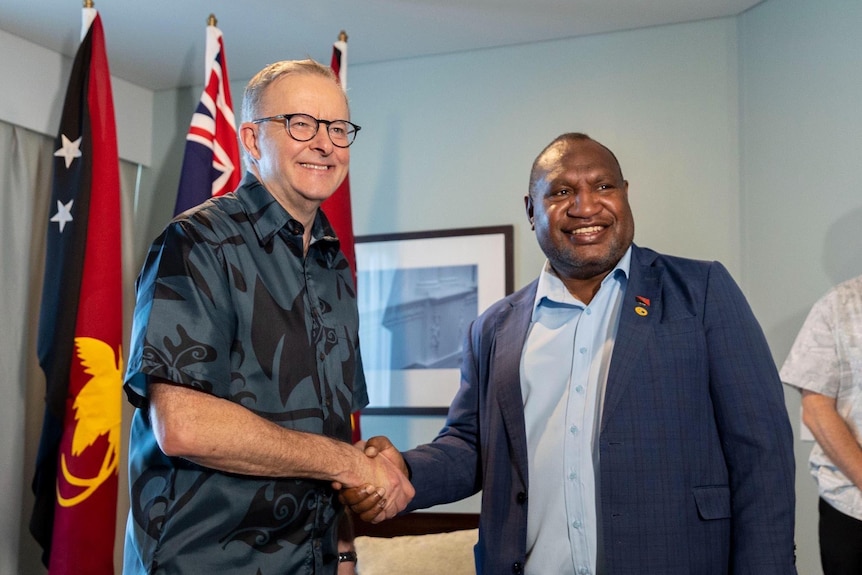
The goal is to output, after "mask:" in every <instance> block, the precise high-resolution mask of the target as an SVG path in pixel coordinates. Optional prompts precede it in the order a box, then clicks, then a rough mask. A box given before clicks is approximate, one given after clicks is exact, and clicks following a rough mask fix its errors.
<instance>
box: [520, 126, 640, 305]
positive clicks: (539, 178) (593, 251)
mask: <svg viewBox="0 0 862 575" xmlns="http://www.w3.org/2000/svg"><path fill="white" fill-rule="evenodd" d="M530 182H531V187H530V194H529V195H528V196H527V197H526V198H525V203H526V208H527V216H528V217H529V218H530V221H531V222H532V224H533V225H534V227H535V230H536V238H537V240H538V241H539V245H540V246H541V248H542V251H543V252H544V253H545V255H546V256H547V257H548V260H549V261H550V263H551V265H552V266H553V268H554V270H555V271H556V272H557V274H558V275H559V276H560V278H561V279H562V280H563V281H564V283H566V285H567V286H568V287H569V290H570V291H572V292H573V293H575V291H576V290H574V289H573V286H574V285H578V284H583V283H585V282H586V283H587V284H589V285H591V286H597V285H598V284H599V283H600V282H601V280H602V279H603V278H604V277H605V276H606V275H607V274H608V272H610V271H611V270H612V269H613V268H614V266H615V265H616V264H617V262H618V261H619V260H620V258H622V257H623V255H625V253H626V250H627V249H628V247H629V246H630V245H631V243H632V240H633V238H634V230H635V226H634V218H633V217H632V212H631V208H630V207H629V200H628V182H626V181H625V180H624V179H623V175H622V172H621V170H620V167H619V164H618V163H617V161H616V159H615V158H614V156H613V154H611V153H610V151H609V150H607V149H606V148H605V147H604V146H602V145H601V144H599V143H598V142H595V141H594V140H591V139H588V138H585V137H584V138H581V137H577V138H563V139H560V140H558V141H556V142H555V143H553V144H552V145H551V146H549V147H548V148H547V149H546V150H545V151H544V152H543V153H542V154H541V155H540V156H539V158H537V159H536V162H535V163H534V165H533V173H532V175H531V178H530ZM596 289H597V287H596ZM593 293H594V292H593ZM576 295H577V294H576ZM591 297H592V295H589V296H588V297H586V299H585V300H584V301H585V302H589V299H591ZM581 299H584V297H582V298H581Z"/></svg>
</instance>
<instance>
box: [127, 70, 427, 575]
mask: <svg viewBox="0 0 862 575" xmlns="http://www.w3.org/2000/svg"><path fill="white" fill-rule="evenodd" d="M242 112H243V117H244V119H245V120H246V121H245V122H243V123H242V124H241V126H240V129H239V138H240V141H241V144H242V147H243V150H244V154H245V158H246V162H247V166H248V172H247V174H246V176H245V178H244V179H243V181H242V183H241V184H240V186H239V188H237V190H236V191H235V192H234V193H232V194H228V195H226V196H222V197H218V198H213V199H211V200H209V201H207V202H205V203H203V204H202V205H200V206H198V207H196V208H193V209H191V210H189V211H187V212H185V213H183V214H181V215H180V216H178V217H177V218H176V219H174V221H172V222H171V223H170V224H169V225H168V226H167V228H166V229H165V230H164V231H163V232H162V234H161V235H160V236H159V237H158V238H157V239H156V240H155V241H154V243H153V245H152V246H151V248H150V252H149V255H148V257H147V260H146V263H145V264H144V267H143V270H142V272H141V274H140V276H139V278H138V284H137V305H136V309H135V317H134V322H133V328H132V337H131V351H130V359H129V366H128V371H127V374H126V383H125V387H126V392H127V394H128V396H129V400H130V401H131V402H132V404H133V405H134V406H135V407H136V408H137V410H136V412H135V416H134V420H133V423H132V430H131V439H130V448H129V468H130V473H129V483H130V492H131V493H130V495H131V497H130V499H131V509H130V513H129V520H128V525H127V531H126V547H125V569H124V573H126V574H127V575H129V574H138V573H140V574H144V573H147V574H149V573H207V574H208V575H211V574H216V573H249V574H250V575H254V574H257V575H270V574H273V575H274V574H283V573H313V574H321V573H325V574H335V573H336V572H338V573H340V574H341V573H352V572H353V571H354V566H355V561H356V558H355V554H353V553H351V552H348V551H349V550H348V549H346V548H343V547H342V548H341V549H339V548H338V541H337V531H338V525H339V522H340V520H341V518H342V517H343V514H344V511H343V508H342V506H341V504H340V503H339V502H338V499H337V497H336V495H335V493H334V492H333V489H332V484H333V483H337V484H340V485H343V486H348V487H354V486H366V485H370V486H375V489H378V490H379V492H380V493H381V494H385V503H383V505H382V506H381V509H382V510H383V512H384V514H385V515H386V516H393V515H394V514H395V513H397V512H398V511H400V510H401V509H403V508H404V507H405V506H406V504H407V502H409V500H410V498H411V497H412V496H413V488H412V486H411V485H410V483H409V481H407V480H406V478H404V476H403V475H402V474H401V472H400V471H399V470H398V469H397V468H396V467H395V466H394V465H393V464H391V463H390V462H389V461H387V460H386V459H385V458H376V459H370V458H368V457H366V456H365V455H363V453H362V452H361V451H359V450H358V449H356V448H355V447H353V446H351V445H350V443H349V440H350V414H351V412H353V411H355V410H357V409H360V408H362V407H364V406H365V405H366V403H367V401H368V399H367V393H366V389H365V380H364V375H363V371H362V361H361V357H360V354H359V342H358V312H357V308H356V300H355V289H354V285H353V280H352V278H351V275H350V269H349V266H348V264H347V261H346V259H345V258H344V255H343V254H342V253H341V251H340V250H339V244H338V239H337V238H336V237H335V234H334V232H333V231H332V228H331V227H330V225H329V222H328V221H327V219H326V217H325V216H324V215H323V213H322V212H321V211H320V210H319V207H320V204H321V202H323V201H324V200H325V199H326V198H328V197H329V196H331V195H332V194H333V193H334V192H335V190H336V188H337V187H338V185H339V184H340V183H341V181H342V180H343V179H344V177H345V176H346V174H347V169H348V164H349V160H350V152H349V146H350V145H351V144H352V143H353V140H354V138H355V137H356V134H357V132H358V131H359V126H357V125H355V124H353V123H351V122H350V121H349V119H348V118H349V117H350V114H349V108H348V102H347V98H346V96H345V94H344V92H343V90H342V89H341V88H340V86H339V85H338V83H337V80H336V78H335V76H334V75H333V73H332V71H331V70H330V69H329V68H327V67H325V66H323V65H321V64H319V63H317V62H314V61H311V60H303V61H285V62H278V63H275V64H272V65H270V66H268V67H266V68H264V69H263V70H262V71H261V72H259V73H258V74H257V75H256V76H255V77H254V78H252V80H251V81H250V82H249V84H248V86H247V87H246V90H245V94H244V98H243V109H242Z"/></svg>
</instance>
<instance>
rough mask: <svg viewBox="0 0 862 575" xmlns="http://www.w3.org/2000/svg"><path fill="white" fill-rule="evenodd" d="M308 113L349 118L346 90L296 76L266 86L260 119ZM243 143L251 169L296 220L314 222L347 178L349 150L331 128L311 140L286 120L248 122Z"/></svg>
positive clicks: (320, 78)
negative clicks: (290, 129) (294, 132)
mask: <svg viewBox="0 0 862 575" xmlns="http://www.w3.org/2000/svg"><path fill="white" fill-rule="evenodd" d="M298 113H303V114H308V115H310V116H313V117H315V118H319V119H321V120H347V119H349V118H350V114H349V111H348V108H347V100H346V98H345V96H344V92H343V91H342V89H341V88H340V87H339V86H338V84H336V83H335V82H334V81H333V80H332V79H330V78H326V77H323V76H318V75H312V74H306V73H292V74H288V75H285V76H283V77H281V78H279V79H277V80H275V81H274V82H272V84H270V85H269V86H267V87H266V89H265V91H264V92H263V95H262V97H261V100H260V106H259V109H258V110H257V116H258V117H269V116H275V115H278V114H298ZM241 134H242V136H241V137H242V142H243V146H244V147H245V149H246V152H247V154H248V155H249V157H250V158H251V168H252V171H254V173H255V175H257V177H258V179H259V180H260V181H261V182H262V183H263V185H264V186H265V187H266V189H267V190H269V192H270V193H271V194H272V195H273V196H274V197H275V199H276V200H277V201H278V202H279V203H280V204H281V205H282V206H284V208H285V209H286V210H287V211H288V212H289V213H290V214H291V215H292V216H293V217H295V218H297V219H298V220H300V221H301V222H303V223H306V224H307V223H310V221H311V220H313V218H314V214H315V212H316V210H317V208H318V207H319V206H320V204H321V202H323V200H325V199H326V198H328V197H329V196H331V195H332V194H333V193H334V192H335V190H336V189H337V188H338V186H339V184H340V183H341V181H342V180H344V177H345V176H346V175H347V169H348V166H349V164H350V151H349V149H348V148H337V147H335V146H333V145H332V141H331V140H330V139H329V135H328V133H327V129H326V125H324V124H321V125H320V129H319V130H318V131H317V134H316V135H315V136H314V137H313V138H312V139H311V140H309V141H307V142H298V141H296V140H294V139H293V138H292V137H290V135H289V134H288V133H287V130H286V129H285V126H284V123H283V122H277V121H273V122H262V123H260V124H252V123H250V122H245V123H244V124H242V126H241Z"/></svg>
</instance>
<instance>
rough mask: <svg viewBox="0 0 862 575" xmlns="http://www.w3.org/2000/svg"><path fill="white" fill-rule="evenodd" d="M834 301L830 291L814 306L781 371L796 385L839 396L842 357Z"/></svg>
mask: <svg viewBox="0 0 862 575" xmlns="http://www.w3.org/2000/svg"><path fill="white" fill-rule="evenodd" d="M830 301H831V296H830V295H827V296H825V297H824V298H822V299H820V300H819V301H818V302H817V303H815V304H814V306H813V307H812V308H811V311H810V312H809V313H808V317H807V318H806V319H805V323H804V324H803V325H802V329H800V330H799V333H798V334H797V336H796V341H795V342H794V343H793V347H792V348H791V349H790V353H789V354H788V355H787V359H785V360H784V365H782V366H781V371H780V375H781V381H783V382H784V383H786V384H788V385H791V386H793V387H796V388H799V389H806V390H809V391H813V392H815V393H819V394H822V395H826V396H829V397H837V395H838V389H839V386H840V383H841V372H840V358H839V355H838V345H837V341H836V334H835V329H834V320H833V318H832V311H831V310H832V306H831V305H830Z"/></svg>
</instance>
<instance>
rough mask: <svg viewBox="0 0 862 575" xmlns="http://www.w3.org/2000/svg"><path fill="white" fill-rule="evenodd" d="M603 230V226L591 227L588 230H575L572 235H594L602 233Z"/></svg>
mask: <svg viewBox="0 0 862 575" xmlns="http://www.w3.org/2000/svg"><path fill="white" fill-rule="evenodd" d="M601 229H602V227H601V226H590V227H588V228H578V229H577V230H574V231H573V232H572V233H573V234H575V235H579V234H592V233H595V232H599V231H601Z"/></svg>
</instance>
